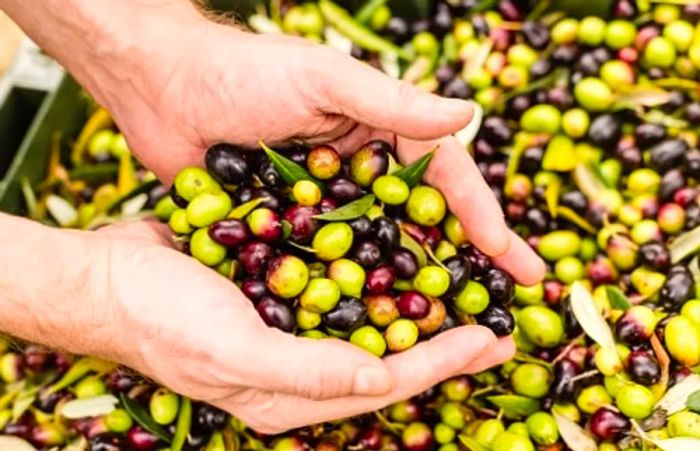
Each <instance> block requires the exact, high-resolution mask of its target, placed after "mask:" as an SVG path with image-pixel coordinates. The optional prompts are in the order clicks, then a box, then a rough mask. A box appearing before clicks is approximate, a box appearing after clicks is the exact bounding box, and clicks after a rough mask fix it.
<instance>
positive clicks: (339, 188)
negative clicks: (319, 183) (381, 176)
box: [326, 177, 362, 205]
mask: <svg viewBox="0 0 700 451" xmlns="http://www.w3.org/2000/svg"><path fill="white" fill-rule="evenodd" d="M326 189H327V191H328V194H330V196H331V197H332V198H333V200H335V201H336V202H338V203H339V204H341V205H342V204H345V203H348V202H351V201H353V200H355V199H357V198H359V197H360V196H362V191H361V189H360V187H359V186H358V185H357V184H356V183H355V182H353V181H352V180H350V179H347V178H344V177H338V178H335V179H333V180H331V181H330V182H328V184H327V185H326Z"/></svg>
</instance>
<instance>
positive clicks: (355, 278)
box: [157, 140, 514, 356]
mask: <svg viewBox="0 0 700 451" xmlns="http://www.w3.org/2000/svg"><path fill="white" fill-rule="evenodd" d="M263 147H264V148H265V153H263V152H251V151H246V150H244V149H241V148H237V147H235V146H232V145H227V144H220V145H216V146H214V147H212V148H210V149H209V150H208V151H207V154H206V157H205V163H206V170H205V169H202V168H197V167H190V168H186V169H183V170H182V171H181V172H180V173H179V174H178V175H177V177H176V178H175V183H174V185H173V188H172V191H171V196H169V197H166V198H164V199H163V200H161V201H160V204H159V205H158V206H157V211H158V212H159V216H160V218H161V219H162V220H164V221H167V222H168V223H169V225H170V227H171V229H172V230H173V232H175V233H176V234H177V235H178V236H179V237H180V239H181V240H183V241H184V242H185V243H186V246H185V250H186V252H188V253H189V254H190V255H192V256H193V257H194V258H195V259H197V260H198V261H200V262H201V263H203V264H204V265H207V266H210V267H212V268H214V269H216V270H217V271H218V272H219V273H221V274H222V275H223V276H225V277H227V278H229V279H231V280H232V281H234V282H235V283H236V284H237V285H238V286H239V287H240V288H241V290H242V292H243V293H244V294H245V295H246V296H247V297H248V299H250V301H251V302H252V303H253V304H254V305H255V308H256V309H257V311H258V313H259V314H260V316H261V318H262V319H263V321H265V323H266V324H268V325H269V326H272V327H277V328H279V329H281V330H284V331H286V332H290V333H296V334H299V335H302V336H305V337H311V338H324V337H329V336H332V337H338V338H343V339H347V340H349V341H350V342H351V343H354V344H356V345H357V346H360V347H362V348H364V349H366V350H367V351H369V352H372V353H373V354H375V355H377V356H382V355H384V354H385V353H386V352H387V351H388V352H400V351H403V350H406V349H408V348H410V347H412V346H413V345H414V344H415V343H416V342H417V341H418V340H419V339H420V338H421V337H429V336H431V335H433V334H436V333H439V332H440V331H443V330H446V329H448V328H450V327H454V326H456V325H459V324H475V323H478V324H483V325H485V326H487V327H489V328H491V329H492V330H493V331H494V333H496V334H497V335H499V336H503V335H508V334H510V333H511V332H512V331H513V327H514V320H513V317H512V316H511V314H510V313H509V312H508V310H507V309H506V305H507V304H508V303H509V302H510V301H511V299H512V297H513V295H514V283H513V280H512V279H511V277H510V276H509V275H508V274H506V273H504V272H503V271H501V270H499V269H496V268H491V267H490V263H489V260H488V259H487V258H485V256H484V255H483V254H481V253H480V252H479V251H478V250H477V249H475V248H473V247H472V246H470V245H469V243H468V240H467V237H466V235H465V232H464V229H463V228H462V225H461V224H460V223H459V221H458V220H457V218H455V217H454V216H452V215H450V214H449V213H448V211H447V206H446V201H445V198H444V197H443V195H442V194H441V193H440V191H438V190H437V189H435V188H433V187H431V186H427V185H422V184H419V183H418V181H419V180H420V178H421V176H422V174H423V172H424V171H425V169H426V168H427V167H428V165H429V161H430V158H432V153H431V154H428V155H426V156H424V157H423V159H421V160H419V161H418V162H416V163H414V164H413V165H411V166H408V167H405V168H400V167H399V166H398V164H396V162H395V160H394V158H393V156H392V154H393V151H394V150H393V149H392V147H391V146H390V145H389V144H388V143H386V142H384V141H378V140H375V141H371V142H368V143H366V144H365V145H363V146H362V147H360V148H359V149H357V151H356V152H354V153H353V155H352V157H351V158H350V159H349V160H348V161H342V159H341V157H340V155H339V153H338V152H337V151H336V150H335V149H334V148H332V147H331V146H328V145H321V146H317V147H314V148H311V149H305V148H294V149H292V150H288V151H285V152H283V153H278V152H275V151H273V150H272V149H269V148H267V147H266V146H264V145H263ZM490 290H491V291H494V290H495V291H494V292H493V293H490Z"/></svg>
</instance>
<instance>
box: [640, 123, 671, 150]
mask: <svg viewBox="0 0 700 451" xmlns="http://www.w3.org/2000/svg"><path fill="white" fill-rule="evenodd" d="M665 138H666V128H665V127H664V126H663V125H659V124H654V123H652V122H646V123H644V124H640V125H638V126H637V127H636V128H635V129H634V140H635V142H636V143H637V146H639V147H640V148H641V149H646V148H648V147H651V146H653V145H654V144H656V143H659V142H661V141H662V140H663V139H665Z"/></svg>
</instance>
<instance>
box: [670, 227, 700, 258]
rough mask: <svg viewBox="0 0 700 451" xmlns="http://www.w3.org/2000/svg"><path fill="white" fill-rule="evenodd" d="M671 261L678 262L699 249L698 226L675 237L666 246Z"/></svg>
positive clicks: (699, 230)
mask: <svg viewBox="0 0 700 451" xmlns="http://www.w3.org/2000/svg"><path fill="white" fill-rule="evenodd" d="M668 250H669V251H670V252H671V262H672V263H678V262H679V261H681V260H683V259H684V258H686V257H687V256H689V255H691V254H693V253H695V252H697V251H698V250H700V226H697V227H695V228H694V229H692V230H689V231H687V232H685V233H683V234H682V235H680V236H678V237H676V238H675V239H674V240H673V241H672V242H671V244H670V245H669V246H668Z"/></svg>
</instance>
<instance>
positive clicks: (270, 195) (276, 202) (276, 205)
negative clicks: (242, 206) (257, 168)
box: [252, 188, 284, 211]
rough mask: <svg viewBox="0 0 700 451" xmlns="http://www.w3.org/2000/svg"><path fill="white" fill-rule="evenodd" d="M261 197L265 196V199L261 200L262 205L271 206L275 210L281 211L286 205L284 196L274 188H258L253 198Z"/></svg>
mask: <svg viewBox="0 0 700 451" xmlns="http://www.w3.org/2000/svg"><path fill="white" fill-rule="evenodd" d="M261 197H263V198H265V200H264V201H262V202H260V206H261V207H265V208H269V209H270V210H275V211H279V210H280V209H281V208H282V207H284V201H283V200H282V196H281V195H279V194H278V193H277V192H276V191H274V190H271V189H268V188H257V189H256V190H254V191H253V197H252V199H259V198H261Z"/></svg>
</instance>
